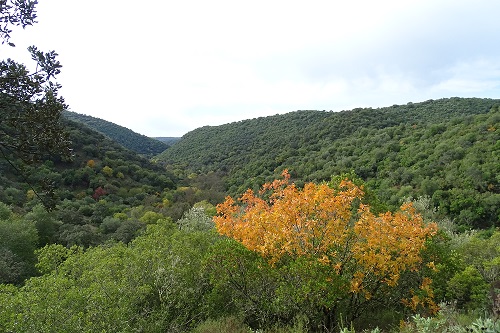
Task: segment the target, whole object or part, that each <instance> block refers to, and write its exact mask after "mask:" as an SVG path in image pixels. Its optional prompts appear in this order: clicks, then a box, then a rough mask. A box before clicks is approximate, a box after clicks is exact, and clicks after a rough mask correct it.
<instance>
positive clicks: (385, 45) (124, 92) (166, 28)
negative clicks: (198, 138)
mask: <svg viewBox="0 0 500 333" xmlns="http://www.w3.org/2000/svg"><path fill="white" fill-rule="evenodd" d="M499 13H500V1H498V0H470V1H461V0H453V1H451V0H450V1H444V0H443V1H440V0H418V1H405V0H398V1H386V0H377V1H372V0H366V1H362V0H358V1H355V0H344V1H336V0H329V1H314V0H309V1H305V0H304V1H291V0H288V1H273V0H267V1H260V0H253V1H237V0H231V1H229V0H228V1H223V0H210V1H209V0H196V1H190V0H175V1H170V0H163V1H162V0H142V1H131V0H39V5H38V22H39V23H38V24H36V25H35V26H33V27H28V28H26V30H22V29H16V30H15V31H14V33H13V35H12V41H13V42H14V43H15V44H16V45H17V46H16V48H10V47H7V46H1V47H0V50H1V51H0V52H1V53H2V56H3V57H2V58H6V57H12V58H14V59H17V60H19V61H20V62H27V61H28V60H27V59H29V56H28V54H27V51H26V48H27V46H29V45H33V44H34V45H36V46H38V47H39V49H41V50H44V51H49V50H55V51H56V52H57V53H58V54H59V60H60V62H61V63H62V65H63V68H62V72H61V74H60V76H59V77H58V82H59V83H61V84H62V85H63V89H62V90H61V95H62V96H64V97H65V99H66V102H67V104H69V106H70V110H72V111H74V112H78V113H82V114H86V115H90V116H94V117H98V118H102V119H105V120H108V121H112V122H114V123H117V124H119V125H122V126H125V127H127V128H130V129H132V130H134V131H136V132H138V133H141V134H145V135H148V136H182V135H183V134H185V133H187V132H188V131H190V130H193V129H195V128H197V127H201V126H204V125H220V124H224V123H229V122H233V121H238V120H243V119H250V118H255V117H260V116H267V115H274V114H277V113H286V112H290V111H295V110H305V109H308V110H311V109H314V110H333V111H341V110H349V109H352V108H356V107H382V106H390V105H393V104H406V103H408V102H421V101H425V100H428V99H437V98H443V97H453V96H459V97H489V98H500V19H499Z"/></svg>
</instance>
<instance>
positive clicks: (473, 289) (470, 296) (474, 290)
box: [446, 266, 489, 310]
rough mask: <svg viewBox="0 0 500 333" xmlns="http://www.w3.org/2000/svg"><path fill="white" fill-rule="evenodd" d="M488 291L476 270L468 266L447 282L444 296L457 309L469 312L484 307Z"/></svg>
mask: <svg viewBox="0 0 500 333" xmlns="http://www.w3.org/2000/svg"><path fill="white" fill-rule="evenodd" d="M488 290H489V286H488V284H487V283H486V281H484V279H483V277H482V276H481V274H479V272H478V271H477V269H475V268H474V267H472V266H468V267H466V268H465V270H463V271H462V272H459V273H457V274H455V275H454V276H453V277H452V278H451V279H450V280H449V281H448V293H447V295H446V296H448V297H449V298H451V299H453V300H455V301H456V302H457V307H459V308H464V309H469V310H470V309H477V308H483V307H484V305H485V303H486V298H487V294H488Z"/></svg>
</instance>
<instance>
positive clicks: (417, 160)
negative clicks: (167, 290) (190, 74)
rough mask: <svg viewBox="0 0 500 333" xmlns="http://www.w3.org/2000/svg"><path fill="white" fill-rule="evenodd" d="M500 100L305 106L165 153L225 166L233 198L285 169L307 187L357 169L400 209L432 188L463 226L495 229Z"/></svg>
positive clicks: (182, 162) (211, 130) (173, 160)
mask: <svg viewBox="0 0 500 333" xmlns="http://www.w3.org/2000/svg"><path fill="white" fill-rule="evenodd" d="M498 104H499V101H498V100H491V99H473V98H467V99H465V98H450V99H441V100H430V101H427V102H423V103H414V104H413V103H410V104H408V105H399V106H392V107H386V108H379V109H369V108H368V109H355V110H352V111H343V112H321V111H297V112H292V113H289V114H285V115H276V116H272V117H266V118H256V119H251V120H245V121H240V122H236V123H232V124H226V125H221V126H215V127H208V126H207V127H202V128H198V129H196V130H194V131H192V132H189V133H187V134H186V135H185V136H184V137H183V138H182V139H181V140H180V141H179V142H177V143H176V144H174V145H173V146H172V147H171V148H169V149H168V150H166V151H165V152H163V153H162V154H161V155H159V156H158V157H157V159H158V160H159V161H160V162H164V163H167V164H173V165H175V167H176V168H178V169H180V170H182V169H185V170H186V174H189V173H191V172H196V173H204V174H206V173H209V172H211V171H218V172H221V173H223V174H224V175H225V176H226V179H225V180H226V184H227V187H228V189H229V194H230V195H232V196H236V195H240V194H242V193H243V192H244V191H245V190H246V189H247V188H252V189H254V190H256V189H258V188H259V186H260V185H262V184H263V183H264V182H266V181H269V180H272V179H274V178H275V176H277V175H278V174H279V173H280V172H281V171H282V170H283V169H285V168H286V169H289V170H291V172H292V178H294V180H295V181H296V183H297V185H299V186H300V185H301V184H303V183H304V182H308V181H328V180H330V177H331V176H332V175H335V174H342V173H350V172H351V171H352V170H353V171H354V173H355V174H356V175H358V177H360V178H361V179H363V180H364V181H365V182H366V184H367V185H369V187H370V188H371V189H372V190H373V192H374V193H375V194H376V196H377V197H378V198H379V199H380V201H381V202H384V203H386V204H389V206H388V208H389V209H391V210H393V209H395V208H396V207H397V206H399V205H400V203H401V200H402V199H403V197H413V198H416V197H419V196H423V195H427V196H429V197H431V200H432V205H433V206H434V207H438V208H439V213H440V214H441V215H443V216H444V215H447V216H448V217H450V218H451V219H452V220H454V221H456V222H457V223H458V224H459V225H460V226H461V227H462V229H468V228H470V227H474V228H488V227H490V226H496V225H497V224H498V218H499V216H500V193H499V188H500V183H499V181H500V180H499V179H498V177H497V175H498V174H500V169H499V168H500V167H499V166H500V160H499V158H500V156H499V155H498V153H497V152H498V150H499V148H500V146H499V142H500V137H499V135H500V131H499V127H498V123H499V121H500V114H499V111H498V108H497V107H496V105H498ZM381 209H382V210H383V208H382V207H381Z"/></svg>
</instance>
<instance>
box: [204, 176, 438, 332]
mask: <svg viewBox="0 0 500 333" xmlns="http://www.w3.org/2000/svg"><path fill="white" fill-rule="evenodd" d="M289 178H290V176H289V174H288V172H287V171H285V172H283V179H281V180H275V181H274V182H272V183H267V184H264V185H263V186H262V189H261V190H260V192H259V193H258V194H255V193H254V192H253V191H252V190H248V191H247V192H246V193H245V194H244V195H243V196H242V197H241V198H240V199H239V201H240V202H241V203H242V204H241V205H240V204H237V202H236V201H235V200H234V199H233V198H231V197H227V198H226V200H225V202H223V203H222V204H219V205H218V206H217V212H218V215H217V216H215V217H214V222H215V224H216V227H217V230H218V231H219V233H221V234H224V235H227V236H229V237H231V238H233V239H235V240H237V241H239V242H240V243H242V244H243V245H244V246H245V247H246V248H247V249H249V250H252V251H255V252H257V253H259V254H260V255H261V256H262V257H263V258H265V259H267V262H268V263H269V264H270V265H271V267H273V269H276V270H280V271H281V272H282V274H283V275H284V278H283V281H282V283H281V284H280V287H278V288H277V289H276V291H275V293H276V299H279V300H284V299H287V300H288V303H287V302H285V303H286V304H282V305H281V307H282V308H283V307H294V306H295V307H298V308H300V307H303V308H304V307H306V306H307V307H309V308H311V307H312V308H315V309H316V310H317V311H316V313H320V317H321V320H320V322H321V326H322V327H324V328H328V329H330V328H333V327H334V326H335V325H337V324H338V321H339V320H340V319H345V320H349V321H351V320H354V319H356V318H357V317H359V316H360V315H361V314H363V312H364V311H368V309H373V308H374V307H380V306H381V305H389V304H392V305H393V306H397V305H401V304H402V303H403V304H405V305H407V306H408V307H409V308H410V309H413V310H425V311H429V312H433V311H436V309H437V308H436V305H435V304H434V302H433V300H432V296H433V293H432V288H431V282H432V281H431V279H430V278H428V277H426V276H425V275H424V274H422V270H427V271H429V268H433V263H432V262H424V261H423V258H422V256H421V251H422V250H423V249H424V248H425V244H426V241H428V240H429V239H430V238H431V237H432V236H433V235H434V234H435V233H436V231H437V227H436V225H435V224H434V223H431V224H425V223H424V221H423V219H422V217H421V216H420V215H419V214H417V213H416V212H415V209H414V208H413V207H412V205H411V204H405V205H403V206H401V209H400V211H399V212H396V213H391V212H387V213H383V214H379V215H375V214H373V213H372V212H371V211H370V207H369V205H368V204H364V203H363V202H362V198H363V189H362V187H360V186H356V185H355V184H354V183H353V182H351V181H349V180H342V181H340V183H337V184H335V186H333V184H330V186H329V185H328V184H319V185H318V184H314V183H307V184H305V185H304V187H303V188H302V189H300V188H298V187H297V186H295V185H294V184H293V183H292V184H291V183H290V181H289Z"/></svg>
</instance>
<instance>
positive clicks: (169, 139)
mask: <svg viewBox="0 0 500 333" xmlns="http://www.w3.org/2000/svg"><path fill="white" fill-rule="evenodd" d="M154 139H156V140H158V141H161V142H164V143H166V144H167V145H169V146H171V145H173V144H174V143H176V142H177V141H179V140H180V139H181V138H178V137H156V138H154Z"/></svg>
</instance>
